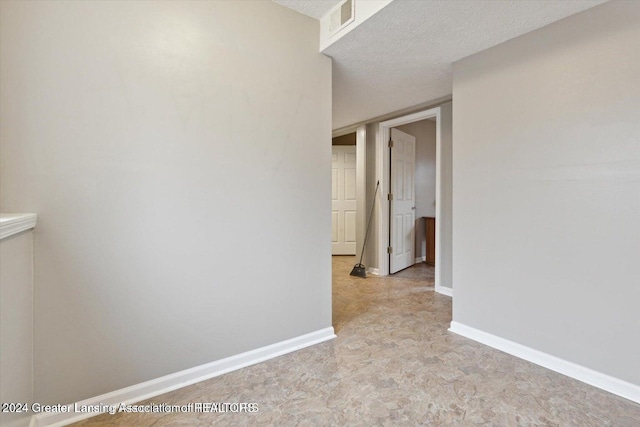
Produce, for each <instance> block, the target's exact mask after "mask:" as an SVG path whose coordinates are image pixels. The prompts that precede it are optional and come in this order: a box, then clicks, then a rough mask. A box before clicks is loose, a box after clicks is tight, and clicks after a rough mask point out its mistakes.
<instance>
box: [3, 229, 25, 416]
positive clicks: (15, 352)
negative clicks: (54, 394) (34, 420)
mask: <svg viewBox="0 0 640 427" xmlns="http://www.w3.org/2000/svg"><path fill="white" fill-rule="evenodd" d="M0 351H1V356H0V378H1V379H2V380H1V381H0V402H2V403H5V402H8V403H26V404H28V405H31V403H33V232H32V231H23V232H21V233H18V234H15V235H13V236H10V237H7V238H4V239H2V240H0ZM29 408H30V406H29ZM30 416H31V412H22V413H4V412H0V425H3V426H5V425H7V426H8V425H11V426H14V427H17V426H22V425H24V426H27V425H29V418H30Z"/></svg>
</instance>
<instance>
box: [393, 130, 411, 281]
mask: <svg viewBox="0 0 640 427" xmlns="http://www.w3.org/2000/svg"><path fill="white" fill-rule="evenodd" d="M391 141H393V143H392V144H391V181H390V182H391V194H392V196H391V197H392V199H391V200H390V201H389V206H390V215H389V219H390V222H391V227H390V236H389V242H390V245H389V246H390V247H391V253H390V254H389V273H391V274H393V273H395V272H397V271H400V270H402V269H403V268H407V267H409V266H411V265H413V264H414V262H415V257H414V252H415V243H414V241H415V222H416V221H415V220H416V200H415V179H414V177H415V169H416V139H415V137H413V136H411V135H409V134H406V133H404V132H401V131H399V130H397V129H395V128H392V129H391Z"/></svg>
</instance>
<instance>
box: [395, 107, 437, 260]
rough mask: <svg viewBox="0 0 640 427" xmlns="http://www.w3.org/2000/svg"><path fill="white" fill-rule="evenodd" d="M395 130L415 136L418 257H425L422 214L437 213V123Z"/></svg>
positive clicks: (416, 124)
mask: <svg viewBox="0 0 640 427" xmlns="http://www.w3.org/2000/svg"><path fill="white" fill-rule="evenodd" d="M396 129H398V130H400V131H402V132H405V133H408V134H409V135H412V136H414V137H415V138H416V163H415V165H416V170H415V184H416V185H415V187H416V188H415V192H416V193H415V194H416V226H415V235H416V239H415V257H416V258H422V257H424V256H426V255H427V253H426V242H425V239H426V235H425V234H426V233H425V221H424V219H423V217H425V216H429V217H435V216H436V122H435V121H434V120H428V119H425V120H420V121H418V122H413V123H409V124H406V125H402V126H398V127H397V128H396Z"/></svg>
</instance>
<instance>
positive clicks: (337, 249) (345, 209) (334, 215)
mask: <svg viewBox="0 0 640 427" xmlns="http://www.w3.org/2000/svg"><path fill="white" fill-rule="evenodd" d="M331 253H332V255H355V254H356V146H355V145H334V146H332V166H331Z"/></svg>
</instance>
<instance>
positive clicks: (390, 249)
mask: <svg viewBox="0 0 640 427" xmlns="http://www.w3.org/2000/svg"><path fill="white" fill-rule="evenodd" d="M387 253H388V254H392V253H393V248H392V247H391V246H388V247H387Z"/></svg>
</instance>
